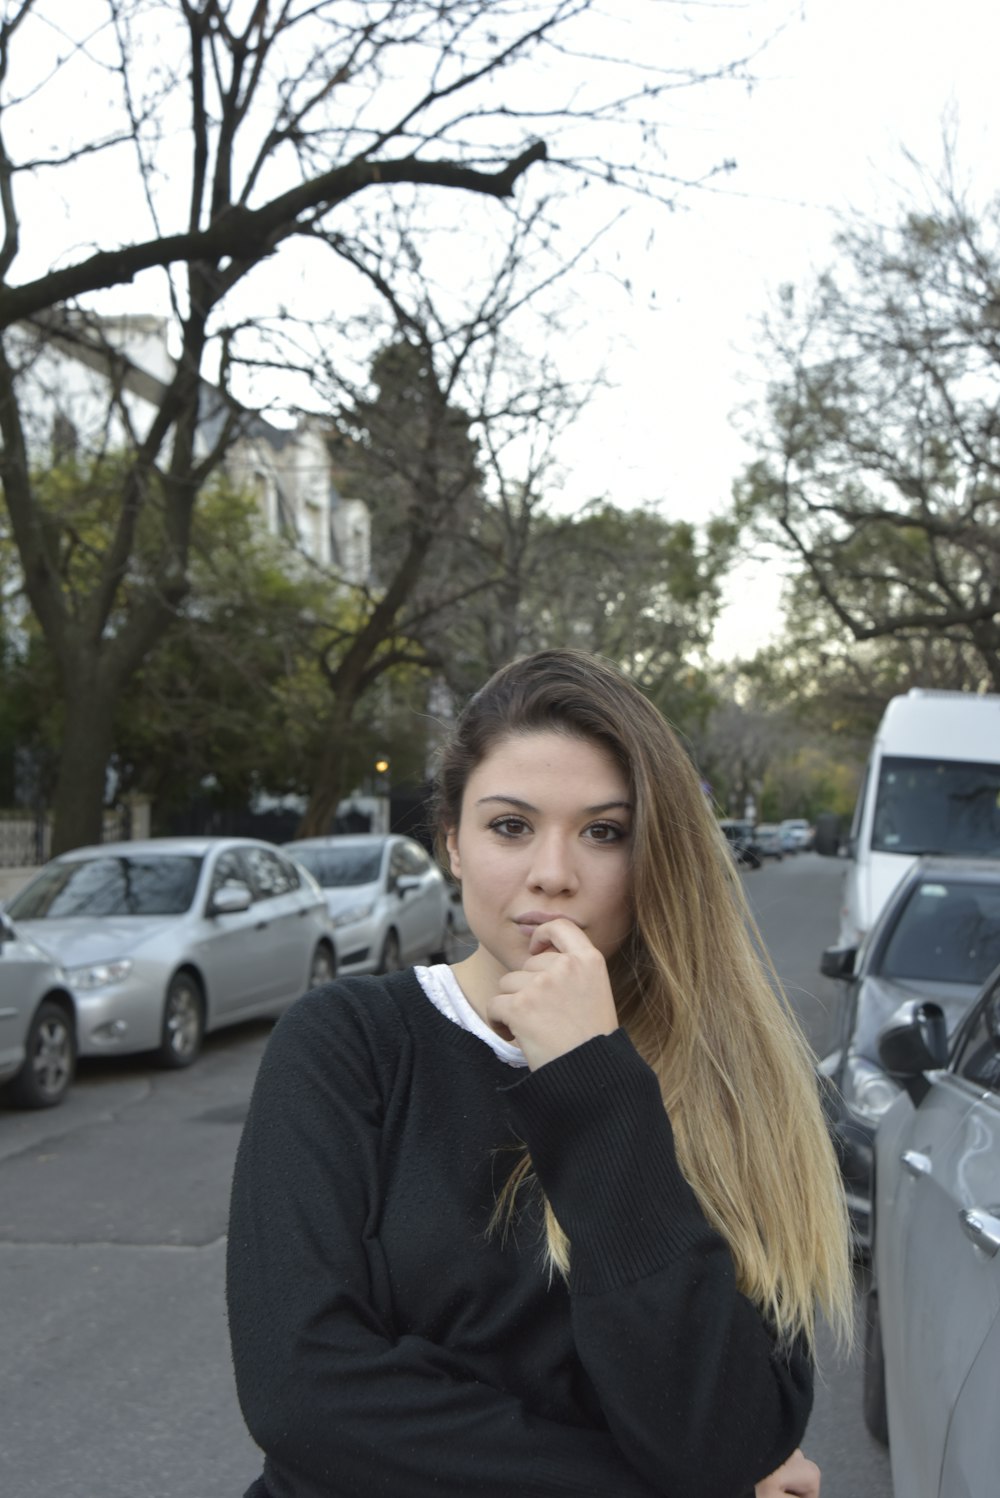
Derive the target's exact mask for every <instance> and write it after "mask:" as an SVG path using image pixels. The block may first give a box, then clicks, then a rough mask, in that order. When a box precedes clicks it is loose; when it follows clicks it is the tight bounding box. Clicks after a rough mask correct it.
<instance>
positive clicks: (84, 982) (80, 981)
mask: <svg viewBox="0 0 1000 1498" xmlns="http://www.w3.org/2000/svg"><path fill="white" fill-rule="evenodd" d="M131 971H132V959H131V957H120V958H119V959H118V960H117V961H116V962H91V963H88V964H87V966H86V967H70V968H67V969H66V978H67V981H68V983H69V985H70V987H71V988H79V989H81V990H83V991H84V992H86V991H87V990H89V989H91V988H106V987H107V985H108V984H109V983H120V982H121V980H122V979H123V978H127V977H128V975H129V973H130V972H131Z"/></svg>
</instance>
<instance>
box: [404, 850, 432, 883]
mask: <svg viewBox="0 0 1000 1498" xmlns="http://www.w3.org/2000/svg"><path fill="white" fill-rule="evenodd" d="M399 855H400V860H401V862H402V866H403V872H404V873H406V874H420V875H424V874H426V873H427V870H428V868H429V867H430V859H429V858H428V857H427V854H426V853H425V852H424V850H423V848H421V846H420V844H419V843H400V845H399Z"/></svg>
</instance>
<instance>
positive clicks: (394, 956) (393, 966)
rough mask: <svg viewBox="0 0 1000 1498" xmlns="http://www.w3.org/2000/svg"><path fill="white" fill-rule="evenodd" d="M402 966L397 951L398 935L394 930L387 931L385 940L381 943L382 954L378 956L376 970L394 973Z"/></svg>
mask: <svg viewBox="0 0 1000 1498" xmlns="http://www.w3.org/2000/svg"><path fill="white" fill-rule="evenodd" d="M400 967H402V961H401V959H400V952H399V937H398V936H397V935H396V933H395V931H387V932H386V934H385V941H384V942H383V943H382V956H381V957H380V958H379V964H378V970H379V972H380V973H395V972H398V971H399V969H400Z"/></svg>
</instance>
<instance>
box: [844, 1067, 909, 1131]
mask: <svg viewBox="0 0 1000 1498" xmlns="http://www.w3.org/2000/svg"><path fill="white" fill-rule="evenodd" d="M842 1090H843V1094H844V1102H845V1103H846V1104H847V1106H848V1108H849V1109H850V1111H851V1112H852V1113H854V1114H855V1115H856V1116H857V1117H858V1118H862V1119H864V1121H865V1122H866V1123H870V1124H876V1123H878V1121H879V1119H880V1118H881V1117H882V1115H883V1113H885V1112H887V1111H888V1109H889V1108H891V1107H892V1104H893V1103H894V1102H895V1101H896V1099H897V1097H898V1096H899V1092H900V1089H899V1087H897V1085H896V1083H895V1082H894V1081H893V1080H892V1078H891V1077H889V1076H886V1074H885V1072H884V1071H883V1070H882V1068H881V1067H880V1066H876V1065H875V1064H874V1062H872V1061H866V1060H865V1058H864V1057H863V1056H848V1058H847V1065H846V1066H845V1067H844V1085H843V1089H842Z"/></svg>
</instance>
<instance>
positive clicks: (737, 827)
mask: <svg viewBox="0 0 1000 1498" xmlns="http://www.w3.org/2000/svg"><path fill="white" fill-rule="evenodd" d="M719 826H720V827H721V829H722V835H723V837H724V838H725V839H726V842H727V843H728V844H729V851H730V852H731V853H732V855H733V857H734V858H735V860H736V862H737V863H738V864H739V865H740V866H741V867H746V868H748V869H759V868H760V866H761V863H762V862H763V859H762V857H761V852H760V849H759V848H758V847H757V844H756V842H755V841H754V831H753V823H752V822H740V821H737V820H736V819H735V818H733V817H724V818H723V819H722V821H721V822H720V823H719Z"/></svg>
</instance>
